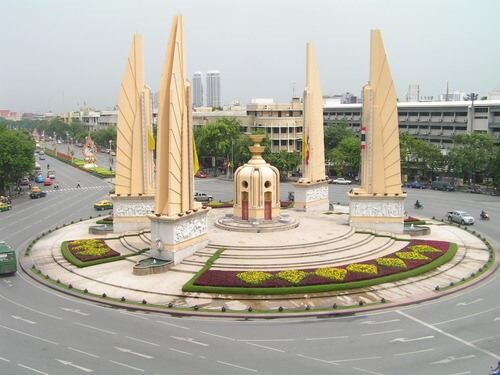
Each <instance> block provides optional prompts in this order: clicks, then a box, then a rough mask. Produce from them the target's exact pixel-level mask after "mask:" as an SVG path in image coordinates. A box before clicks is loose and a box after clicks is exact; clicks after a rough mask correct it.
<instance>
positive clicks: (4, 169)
mask: <svg viewBox="0 0 500 375" xmlns="http://www.w3.org/2000/svg"><path fill="white" fill-rule="evenodd" d="M34 150H35V144H34V142H33V138H32V137H31V135H30V134H28V133H27V132H25V131H19V130H8V129H7V128H6V126H0V192H1V193H2V195H6V194H10V193H11V191H10V190H11V189H12V188H13V187H14V186H15V185H16V183H17V181H19V180H20V179H21V178H22V177H23V176H24V175H25V174H27V173H31V172H33V169H34V167H35V157H34Z"/></svg>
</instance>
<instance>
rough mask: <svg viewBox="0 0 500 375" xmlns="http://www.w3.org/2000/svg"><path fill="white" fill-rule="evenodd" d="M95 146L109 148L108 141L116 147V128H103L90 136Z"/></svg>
mask: <svg viewBox="0 0 500 375" xmlns="http://www.w3.org/2000/svg"><path fill="white" fill-rule="evenodd" d="M90 136H91V137H92V139H93V141H94V143H95V144H96V145H99V146H101V147H104V148H109V141H111V142H112V143H113V144H114V145H116V128H105V129H100V130H97V131H95V132H93V133H92V134H91V135H90Z"/></svg>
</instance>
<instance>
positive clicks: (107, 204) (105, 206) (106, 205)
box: [94, 199, 113, 211]
mask: <svg viewBox="0 0 500 375" xmlns="http://www.w3.org/2000/svg"><path fill="white" fill-rule="evenodd" d="M94 208H95V209H96V210H98V211H99V210H111V209H112V208H113V202H111V201H108V200H107V199H103V200H101V201H99V202H97V203H96V204H94Z"/></svg>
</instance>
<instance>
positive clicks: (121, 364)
mask: <svg viewBox="0 0 500 375" xmlns="http://www.w3.org/2000/svg"><path fill="white" fill-rule="evenodd" d="M109 361H110V362H111V363H114V364H116V365H120V366H123V367H128V368H130V369H132V370H137V371H140V372H144V370H143V369H141V368H137V367H133V366H129V365H126V364H125V363H121V362H116V361H113V360H112V359H110V360H109Z"/></svg>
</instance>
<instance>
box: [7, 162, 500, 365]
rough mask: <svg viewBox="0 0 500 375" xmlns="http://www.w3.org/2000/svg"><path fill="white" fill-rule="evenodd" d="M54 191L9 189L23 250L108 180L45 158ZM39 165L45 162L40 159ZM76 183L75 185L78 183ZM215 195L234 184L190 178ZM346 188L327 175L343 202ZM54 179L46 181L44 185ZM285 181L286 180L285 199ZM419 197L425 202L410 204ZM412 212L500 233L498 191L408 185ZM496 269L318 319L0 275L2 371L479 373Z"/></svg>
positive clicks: (485, 356) (495, 314)
mask: <svg viewBox="0 0 500 375" xmlns="http://www.w3.org/2000/svg"><path fill="white" fill-rule="evenodd" d="M49 159H51V158H49V157H47V162H50V164H51V167H55V169H56V174H57V180H58V181H60V185H61V189H60V190H59V191H50V192H49V193H48V195H47V197H45V198H41V199H38V200H30V199H29V198H28V197H26V196H23V197H21V198H16V199H15V201H14V204H13V206H14V207H13V210H12V211H8V212H4V213H1V214H0V239H2V240H5V241H7V242H8V243H10V244H11V246H14V247H16V248H19V249H21V248H24V247H25V246H26V244H27V243H28V242H29V241H30V240H31V239H32V238H33V237H34V236H36V235H37V234H38V233H40V232H43V231H46V230H47V229H50V228H54V227H55V226H56V225H61V224H63V223H68V222H70V221H71V220H79V219H80V218H86V217H88V216H90V215H91V214H95V211H94V210H93V209H92V204H93V203H94V202H95V201H97V200H99V199H102V198H104V197H106V196H107V194H108V190H109V185H108V184H107V183H106V182H103V181H101V180H99V179H97V178H94V177H92V176H90V175H88V174H85V173H84V172H81V171H79V170H77V169H73V168H71V167H69V166H67V165H65V164H64V163H60V162H57V161H55V160H54V159H51V160H50V161H48V160H49ZM42 166H43V168H44V172H45V165H43V164H42ZM76 181H80V183H81V185H82V189H77V188H76ZM195 184H196V188H197V190H199V191H203V192H206V193H209V194H212V195H213V196H214V199H215V200H228V199H231V198H232V184H231V183H230V182H226V181H217V180H213V179H207V180H196V182H195ZM351 188H352V186H336V185H330V201H331V202H332V203H337V202H340V203H341V204H342V203H345V204H347V202H348V200H347V196H346V194H345V193H346V192H347V191H348V190H349V189H351ZM50 189H52V188H50ZM292 190H293V189H292V188H291V186H290V185H289V184H282V186H281V197H282V199H286V196H287V195H288V191H292ZM416 199H419V200H420V201H421V202H423V204H424V209H423V210H414V209H413V202H414V201H415V200H416ZM406 206H407V207H406V208H407V210H408V211H409V212H410V214H414V215H424V216H431V217H432V216H435V217H436V218H440V217H444V213H445V212H446V211H450V210H454V209H464V210H466V211H469V212H470V213H472V214H473V215H474V216H475V217H476V218H477V217H478V215H479V212H480V210H481V209H485V210H486V211H487V212H489V213H490V214H491V217H492V220H491V221H490V222H484V221H477V222H476V224H475V225H474V229H476V230H478V231H480V232H482V233H484V234H485V235H487V236H488V237H489V238H490V239H492V240H493V241H496V242H495V245H496V248H497V249H498V241H499V238H500V235H499V233H498V230H497V229H496V227H497V226H495V225H494V223H495V218H500V199H499V198H498V197H490V196H483V195H469V194H465V193H443V192H435V191H426V190H409V191H408V198H407V204H406ZM499 286H500V280H499V272H497V273H495V274H494V275H493V276H491V277H490V278H489V279H487V280H486V281H485V282H483V283H481V284H479V285H476V286H474V287H471V288H469V289H467V290H465V291H464V292H460V293H456V294H453V295H451V296H448V297H445V298H442V299H439V300H435V301H433V302H429V303H424V304H421V305H414V306H409V307H405V308H401V309H390V310H384V311H380V312H376V313H366V314H355V315H352V316H342V317H337V316H330V317H322V318H315V317H311V318H301V319H276V320H267V321H262V320H256V321H252V320H235V319H221V318H213V319H210V318H196V317H193V318H178V317H170V316H168V315H161V314H153V313H142V312H140V311H134V310H131V309H130V310H118V309H114V308H110V307H107V306H103V305H99V304H92V303H89V302H86V301H82V300H78V299H74V298H72V297H68V296H66V295H62V294H59V293H55V292H54V291H52V290H48V289H46V288H44V287H42V286H40V285H39V284H37V283H36V282H33V281H32V280H31V279H30V278H29V277H27V276H26V275H24V274H22V273H18V274H17V275H15V276H4V277H1V278H0V311H1V314H0V337H1V339H0V374H16V375H17V374H86V373H95V374H197V373H203V374H252V373H256V374H273V375H274V374H287V375H291V374H304V373H314V374H332V373H333V374H348V375H349V374H356V375H365V374H380V375H382V374H383V375H389V374H400V373H403V372H404V373H409V374H426V375H431V374H450V375H451V374H478V373H480V374H486V373H488V371H489V368H490V366H492V365H493V364H495V363H496V360H497V358H500V302H499V299H498V290H499Z"/></svg>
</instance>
